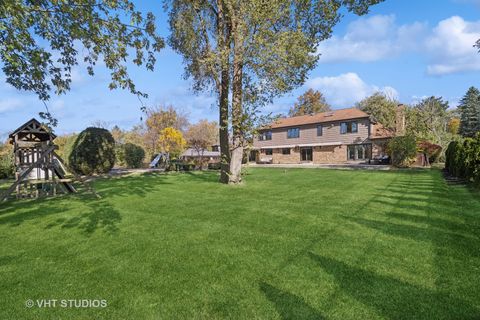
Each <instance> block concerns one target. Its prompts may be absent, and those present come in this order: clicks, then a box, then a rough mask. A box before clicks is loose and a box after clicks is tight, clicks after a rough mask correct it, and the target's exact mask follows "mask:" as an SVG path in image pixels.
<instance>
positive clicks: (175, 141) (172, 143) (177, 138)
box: [157, 127, 187, 157]
mask: <svg viewBox="0 0 480 320" xmlns="http://www.w3.org/2000/svg"><path fill="white" fill-rule="evenodd" d="M157 143H158V145H159V148H160V150H161V151H162V152H168V153H170V156H171V157H178V156H179V155H180V153H181V152H182V151H183V149H184V148H185V145H186V143H187V142H186V141H185V139H184V138H183V135H182V132H181V131H180V130H178V129H175V128H172V127H167V128H165V129H163V130H162V131H160V138H159V139H158V141H157Z"/></svg>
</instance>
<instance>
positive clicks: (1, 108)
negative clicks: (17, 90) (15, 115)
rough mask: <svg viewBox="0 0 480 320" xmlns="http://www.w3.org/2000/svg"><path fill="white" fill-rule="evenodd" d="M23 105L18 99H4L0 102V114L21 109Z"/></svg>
mask: <svg viewBox="0 0 480 320" xmlns="http://www.w3.org/2000/svg"><path fill="white" fill-rule="evenodd" d="M24 105H25V104H24V102H23V101H22V100H21V99H18V98H6V99H2V100H0V113H2V112H7V111H10V110H13V109H16V108H20V107H23V106H24Z"/></svg>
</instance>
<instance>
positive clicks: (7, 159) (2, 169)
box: [0, 143, 15, 179]
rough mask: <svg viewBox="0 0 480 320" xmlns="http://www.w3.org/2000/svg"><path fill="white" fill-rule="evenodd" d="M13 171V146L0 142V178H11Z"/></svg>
mask: <svg viewBox="0 0 480 320" xmlns="http://www.w3.org/2000/svg"><path fill="white" fill-rule="evenodd" d="M14 173H15V162H14V155H13V147H12V145H10V144H8V143H7V144H2V143H0V179H5V178H12V177H13V176H14Z"/></svg>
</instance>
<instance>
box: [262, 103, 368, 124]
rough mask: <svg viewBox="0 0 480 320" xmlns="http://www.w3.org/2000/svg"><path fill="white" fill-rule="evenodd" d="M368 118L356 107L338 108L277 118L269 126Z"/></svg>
mask: <svg viewBox="0 0 480 320" xmlns="http://www.w3.org/2000/svg"><path fill="white" fill-rule="evenodd" d="M360 118H369V115H368V114H367V113H365V112H363V111H362V110H360V109H357V108H348V109H338V110H332V111H327V112H321V113H316V114H312V115H310V114H307V115H303V116H296V117H290V118H282V119H278V120H277V121H275V122H274V123H272V124H271V126H270V128H283V127H292V126H299V125H305V124H314V123H322V122H333V121H341V120H350V119H360Z"/></svg>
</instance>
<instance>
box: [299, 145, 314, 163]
mask: <svg viewBox="0 0 480 320" xmlns="http://www.w3.org/2000/svg"><path fill="white" fill-rule="evenodd" d="M300 160H301V161H312V160H313V152H312V148H301V149H300Z"/></svg>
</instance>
